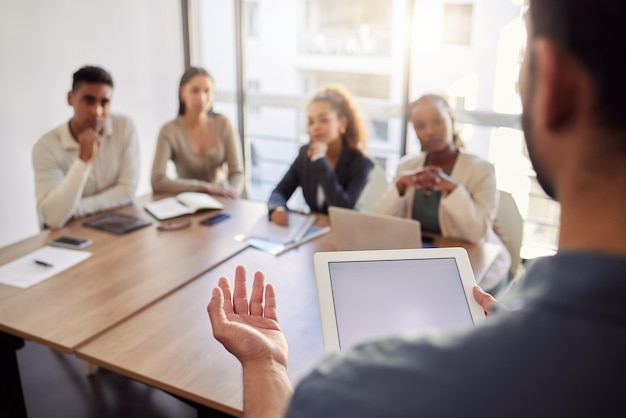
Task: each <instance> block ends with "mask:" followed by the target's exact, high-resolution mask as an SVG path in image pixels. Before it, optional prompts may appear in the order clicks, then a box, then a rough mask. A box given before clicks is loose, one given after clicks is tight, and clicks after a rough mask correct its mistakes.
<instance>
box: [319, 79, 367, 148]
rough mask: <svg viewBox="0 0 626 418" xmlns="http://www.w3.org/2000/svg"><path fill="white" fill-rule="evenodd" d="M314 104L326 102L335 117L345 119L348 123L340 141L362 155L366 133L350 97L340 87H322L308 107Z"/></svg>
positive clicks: (365, 146) (346, 91)
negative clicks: (335, 113) (334, 113)
mask: <svg viewBox="0 0 626 418" xmlns="http://www.w3.org/2000/svg"><path fill="white" fill-rule="evenodd" d="M314 102H326V103H328V104H330V105H331V106H332V108H333V109H334V110H335V112H337V116H339V117H345V118H346V120H347V121H348V123H347V124H346V131H345V132H344V133H342V134H341V140H342V141H343V143H344V144H345V145H347V146H348V147H349V148H351V149H353V150H355V151H357V152H359V153H360V154H364V152H365V149H366V148H367V131H366V129H365V125H364V123H363V119H362V117H361V114H360V112H359V109H358V108H357V106H356V103H355V102H354V99H353V98H352V95H351V94H350V93H349V92H348V90H346V89H345V88H344V87H342V86H340V85H328V86H325V87H322V88H321V89H319V90H318V91H316V92H315V93H314V94H313V97H312V98H311V100H310V101H309V105H310V104H311V103H314Z"/></svg>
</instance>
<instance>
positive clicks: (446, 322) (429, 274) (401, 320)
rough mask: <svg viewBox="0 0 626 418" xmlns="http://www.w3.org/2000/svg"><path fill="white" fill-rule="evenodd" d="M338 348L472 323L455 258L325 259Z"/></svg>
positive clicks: (466, 325)
mask: <svg viewBox="0 0 626 418" xmlns="http://www.w3.org/2000/svg"><path fill="white" fill-rule="evenodd" d="M328 268H329V274H330V282H331V283H330V284H331V288H332V297H333V303H334V307H335V315H336V321H337V332H338V337H339V345H340V349H341V351H345V350H347V349H349V348H351V347H353V346H354V345H356V344H359V343H361V342H365V341H367V340H372V339H380V338H384V337H388V336H391V335H397V334H405V333H412V334H414V333H422V332H427V331H433V330H436V331H454V330H458V329H462V328H465V327H471V326H472V325H473V321H472V316H471V313H470V308H469V306H468V303H467V300H466V297H465V293H464V290H463V284H462V281H461V276H460V273H459V269H458V268H457V264H456V260H455V258H453V257H451V258H435V259H407V260H404V259H398V260H375V261H341V262H330V263H328Z"/></svg>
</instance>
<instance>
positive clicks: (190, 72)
mask: <svg viewBox="0 0 626 418" xmlns="http://www.w3.org/2000/svg"><path fill="white" fill-rule="evenodd" d="M197 75H203V76H205V77H207V78H208V79H209V80H210V81H211V84H213V85H215V82H214V81H213V76H212V75H211V74H210V73H209V72H208V71H207V70H205V69H204V68H202V67H189V68H187V69H186V70H185V72H184V73H183V76H182V77H181V78H180V84H179V85H178V116H182V115H184V114H185V103H184V102H183V99H182V98H181V97H180V89H181V88H182V87H183V86H184V85H185V84H187V83H189V81H190V80H191V79H192V78H194V77H195V76H197ZM209 113H213V106H211V108H210V109H209Z"/></svg>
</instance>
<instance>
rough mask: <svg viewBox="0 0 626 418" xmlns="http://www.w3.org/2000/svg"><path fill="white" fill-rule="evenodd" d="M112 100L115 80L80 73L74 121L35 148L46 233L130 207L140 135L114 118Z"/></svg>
mask: <svg viewBox="0 0 626 418" xmlns="http://www.w3.org/2000/svg"><path fill="white" fill-rule="evenodd" d="M112 94H113V79H112V78H111V75H110V74H109V73H108V72H106V71H105V70H103V69H102V68H99V67H89V66H88V67H83V68H81V69H79V70H78V71H76V72H75V73H74V81H73V83H72V91H70V92H69V93H68V96H67V101H68V103H69V105H70V106H72V107H73V108H74V116H73V117H72V118H71V119H70V120H69V121H68V122H66V123H63V124H61V125H60V126H58V127H56V128H54V129H53V130H51V131H50V132H48V133H46V134H45V135H44V136H42V137H41V138H40V139H39V141H37V143H36V144H35V147H34V148H33V168H34V170H35V192H36V195H37V210H38V212H39V215H40V217H41V218H42V220H43V222H44V224H45V225H46V226H48V227H51V228H62V227H63V225H65V223H67V221H68V220H70V219H71V218H72V217H73V216H75V217H80V216H85V215H89V214H92V213H94V212H98V211H101V210H106V209H111V208H115V207H119V206H123V205H126V204H128V203H130V202H131V200H132V198H133V196H134V195H135V190H136V189H137V180H138V175H139V141H138V139H137V132H136V130H135V126H134V125H133V123H132V122H131V120H130V119H128V118H126V117H124V116H120V115H111V114H110V107H111V95H112Z"/></svg>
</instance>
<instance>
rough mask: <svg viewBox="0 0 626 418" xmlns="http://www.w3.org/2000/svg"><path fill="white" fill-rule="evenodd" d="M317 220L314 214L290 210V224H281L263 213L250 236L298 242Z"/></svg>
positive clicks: (274, 240) (275, 240) (278, 241)
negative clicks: (302, 213) (303, 213)
mask: <svg viewBox="0 0 626 418" xmlns="http://www.w3.org/2000/svg"><path fill="white" fill-rule="evenodd" d="M313 222H315V216H314V215H301V214H299V213H295V212H289V226H280V225H277V224H275V223H274V222H272V221H270V220H269V219H268V217H267V215H263V216H261V217H260V218H259V220H258V221H257V222H256V223H255V224H254V226H253V227H252V229H251V230H250V232H249V233H248V238H256V239H260V240H264V241H271V242H277V243H281V244H288V243H291V242H298V241H300V240H301V239H302V236H303V235H304V234H305V233H306V231H307V230H308V229H309V227H310V226H311V225H313Z"/></svg>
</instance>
